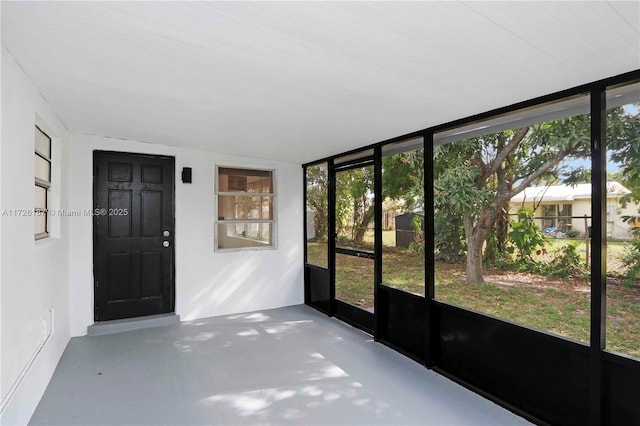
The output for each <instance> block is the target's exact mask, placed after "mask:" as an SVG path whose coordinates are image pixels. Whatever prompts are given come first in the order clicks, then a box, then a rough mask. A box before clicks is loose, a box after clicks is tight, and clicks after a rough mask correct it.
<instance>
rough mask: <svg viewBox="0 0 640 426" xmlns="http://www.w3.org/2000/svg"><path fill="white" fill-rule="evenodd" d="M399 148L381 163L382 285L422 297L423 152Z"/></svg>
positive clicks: (421, 150) (386, 146)
mask: <svg viewBox="0 0 640 426" xmlns="http://www.w3.org/2000/svg"><path fill="white" fill-rule="evenodd" d="M417 142H418V146H419V147H421V146H422V139H420V140H419V141H417ZM402 144H403V143H399V144H391V145H385V147H384V148H386V150H388V152H390V154H389V155H385V156H384V157H383V159H382V191H383V194H382V195H383V197H384V201H383V203H382V283H383V284H384V285H386V286H389V287H394V288H397V289H400V290H404V291H407V292H410V293H414V294H418V295H421V296H424V294H425V292H424V174H423V170H424V150H423V149H422V148H419V149H413V150H410V151H404V152H402V151H401V152H397V150H396V149H394V147H395V146H396V145H400V146H402ZM414 145H415V144H414ZM383 151H384V150H383Z"/></svg>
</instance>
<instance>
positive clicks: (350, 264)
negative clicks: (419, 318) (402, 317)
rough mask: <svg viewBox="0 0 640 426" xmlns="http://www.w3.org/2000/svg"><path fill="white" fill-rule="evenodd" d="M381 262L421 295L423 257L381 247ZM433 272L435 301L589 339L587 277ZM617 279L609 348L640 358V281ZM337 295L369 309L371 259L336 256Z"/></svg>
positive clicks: (441, 267) (392, 278)
mask: <svg viewBox="0 0 640 426" xmlns="http://www.w3.org/2000/svg"><path fill="white" fill-rule="evenodd" d="M557 241H558V242H562V241H565V242H566V240H557ZM611 247H613V250H612V249H611ZM622 249H623V243H615V244H613V245H612V244H611V243H610V248H609V254H610V256H611V255H612V253H616V251H618V252H622ZM612 257H614V256H612ZM326 258H327V254H326V244H310V245H308V259H309V262H310V263H313V264H316V265H326V263H327V262H326ZM382 262H383V283H384V284H385V285H388V286H391V287H395V288H399V289H401V290H404V291H408V292H411V293H415V294H420V295H424V269H423V260H422V258H421V257H420V256H419V255H418V254H416V253H414V252H411V251H407V250H404V249H396V248H393V247H385V250H384V252H383V259H382ZM435 274H436V288H435V292H436V299H438V300H441V301H444V302H447V303H451V304H455V305H458V306H462V307H465V308H467V309H471V310H473V311H476V312H480V313H484V314H488V315H492V316H495V317H498V318H501V319H505V320H508V321H511V322H514V323H517V324H522V325H525V326H528V327H532V328H535V329H538V330H543V331H546V332H550V333H553V334H557V335H560V336H564V337H567V338H570V339H573V340H577V341H580V342H583V343H588V341H589V323H590V297H589V283H588V281H580V280H558V279H550V278H546V277H542V276H538V275H532V274H523V273H515V272H504V271H497V270H488V271H485V280H486V282H487V283H486V284H484V285H469V284H466V283H465V280H464V265H460V264H446V263H441V262H437V263H436V271H435ZM619 281H620V280H615V279H610V280H609V283H608V286H607V348H608V349H610V350H613V351H615V352H620V353H623V354H626V355H630V356H633V357H636V358H640V284H637V285H634V286H632V287H629V288H627V287H624V286H623V285H622V284H621V283H620V282H619ZM336 297H337V298H339V299H340V300H343V301H345V302H347V303H350V304H353V305H355V306H359V307H361V308H363V309H369V308H371V307H372V306H373V261H372V260H369V259H362V258H357V257H353V256H345V255H339V256H338V259H337V270H336Z"/></svg>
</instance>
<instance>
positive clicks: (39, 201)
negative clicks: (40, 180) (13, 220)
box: [34, 185, 47, 209]
mask: <svg viewBox="0 0 640 426" xmlns="http://www.w3.org/2000/svg"><path fill="white" fill-rule="evenodd" d="M34 207H35V208H36V209H46V208H47V189H46V188H43V187H41V186H38V185H35V206H34Z"/></svg>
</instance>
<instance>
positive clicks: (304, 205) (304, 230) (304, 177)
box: [302, 166, 310, 305]
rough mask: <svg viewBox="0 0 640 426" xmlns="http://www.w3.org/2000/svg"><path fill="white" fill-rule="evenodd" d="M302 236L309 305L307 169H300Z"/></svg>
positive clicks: (303, 268)
mask: <svg viewBox="0 0 640 426" xmlns="http://www.w3.org/2000/svg"><path fill="white" fill-rule="evenodd" d="M302 235H303V238H304V247H303V248H302V250H303V258H302V270H303V274H304V303H305V304H306V305H308V304H309V302H310V298H309V272H308V271H307V245H308V243H307V241H308V238H307V167H304V166H303V167H302Z"/></svg>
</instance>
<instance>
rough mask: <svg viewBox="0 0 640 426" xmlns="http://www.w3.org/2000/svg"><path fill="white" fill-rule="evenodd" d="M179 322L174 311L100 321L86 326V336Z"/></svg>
mask: <svg viewBox="0 0 640 426" xmlns="http://www.w3.org/2000/svg"><path fill="white" fill-rule="evenodd" d="M179 323H180V315H176V314H174V313H171V314H159V315H149V316H146V317H136V318H124V319H117V320H112V321H102V322H97V323H95V324H93V325H90V326H89V327H87V336H103V335H105V334H115V333H124V332H127V331H133V330H140V329H143V328H151V327H162V326H166V325H175V324H179Z"/></svg>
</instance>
